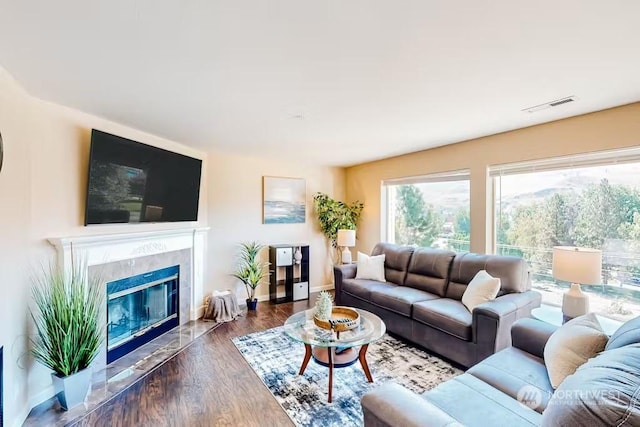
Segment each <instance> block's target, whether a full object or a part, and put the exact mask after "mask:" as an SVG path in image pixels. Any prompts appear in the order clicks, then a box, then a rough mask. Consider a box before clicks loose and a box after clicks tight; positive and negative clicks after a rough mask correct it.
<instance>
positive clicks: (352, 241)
mask: <svg viewBox="0 0 640 427" xmlns="http://www.w3.org/2000/svg"><path fill="white" fill-rule="evenodd" d="M337 240H338V246H342V247H352V246H355V245H356V230H338V239H337Z"/></svg>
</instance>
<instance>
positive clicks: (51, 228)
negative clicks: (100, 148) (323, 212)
mask: <svg viewBox="0 0 640 427" xmlns="http://www.w3.org/2000/svg"><path fill="white" fill-rule="evenodd" d="M92 128H97V129H100V130H103V131H106V132H110V133H113V134H116V135H120V136H123V137H125V138H130V139H133V140H137V141H141V142H144V143H146V144H151V145H155V146H159V147H162V148H166V149H169V150H172V151H177V152H180V153H183V154H186V155H190V156H193V157H197V158H202V159H204V166H203V167H204V170H203V180H202V188H201V195H200V215H199V218H200V220H199V221H198V222H197V223H181V224H139V225H105V226H91V227H85V226H83V223H84V198H85V191H86V190H85V188H86V176H87V168H88V155H89V147H90V133H91V129H92ZM0 132H1V133H2V135H3V139H4V144H5V166H4V168H3V170H2V172H0V293H1V295H2V296H1V298H0V324H1V325H3V327H2V328H0V345H3V346H4V372H5V374H4V375H5V378H4V386H5V389H4V392H5V393H4V404H5V421H6V425H20V424H21V423H22V421H23V420H24V418H25V417H26V416H27V414H28V412H29V411H30V409H31V408H32V407H33V406H35V405H36V404H38V403H40V402H41V401H42V394H40V395H39V392H41V391H42V390H43V389H44V388H46V387H48V386H49V385H50V377H49V371H48V370H47V369H45V368H44V367H42V366H41V365H40V364H38V363H37V362H35V361H33V359H32V358H31V357H30V355H29V352H28V351H29V341H28V339H29V334H30V333H31V330H30V328H31V326H30V319H29V313H28V305H29V304H30V301H31V297H30V283H29V272H30V271H32V270H33V267H34V266H38V265H39V264H41V263H45V264H46V263H47V262H49V261H50V260H53V259H54V257H55V251H54V249H53V248H52V247H51V246H50V245H49V244H48V243H47V241H46V239H47V238H50V237H61V236H76V235H84V234H107V233H117V232H123V231H133V230H135V231H149V230H158V229H166V228H178V227H194V226H198V227H201V226H207V225H208V226H210V227H211V230H210V232H209V234H208V250H207V255H206V258H207V265H206V273H205V274H206V278H207V280H206V284H205V291H206V292H209V291H211V290H213V289H236V290H237V291H238V296H239V297H241V298H243V299H244V298H245V295H244V293H243V289H242V287H241V286H240V284H239V283H238V282H237V281H236V280H234V279H233V278H232V277H231V276H230V273H232V271H233V269H234V266H235V254H236V251H237V245H238V243H239V242H241V241H245V240H258V241H261V242H263V243H265V244H269V243H287V242H295V243H309V244H310V251H311V260H310V261H311V271H310V275H311V280H310V282H311V286H312V287H322V286H325V285H328V284H330V283H331V259H330V257H329V256H328V249H327V244H326V241H325V239H324V238H323V237H322V235H321V234H320V232H319V230H318V229H317V225H316V223H315V221H314V220H313V207H312V196H313V194H314V193H315V192H317V191H322V192H326V193H328V194H330V195H333V196H334V197H337V198H342V197H343V196H344V170H343V169H340V168H329V167H321V166H314V165H313V164H310V163H308V162H305V161H304V153H302V154H301V156H300V162H299V163H293V162H284V161H274V160H267V159H260V158H252V157H248V156H247V157H243V156H231V155H227V154H223V153H217V152H212V153H208V154H206V153H202V152H200V151H197V150H194V149H191V148H189V147H186V146H183V145H181V144H178V143H176V142H172V141H168V140H165V139H162V138H158V137H155V136H153V135H149V134H146V133H144V132H140V131H137V130H134V129H131V128H129V127H126V126H122V125H119V124H116V123H113V122H109V121H106V120H103V119H101V118H98V117H95V116H91V115H88V114H85V113H82V112H79V111H75V110H72V109H68V108H65V107H62V106H59V105H55V104H51V103H47V102H43V101H41V100H39V99H36V98H33V97H31V96H30V95H28V94H27V93H25V92H24V91H23V89H22V88H21V86H20V85H19V84H17V83H16V82H15V81H14V80H13V79H12V77H11V76H10V75H9V74H8V73H6V72H5V71H4V70H3V69H2V68H0ZM263 175H269V176H285V177H298V178H304V179H305V180H306V184H307V221H306V223H304V224H289V225H286V224H282V225H264V224H262V176H263ZM265 256H266V253H265ZM267 294H268V286H266V285H263V286H262V287H261V288H259V289H258V296H259V297H260V296H261V297H265V296H267Z"/></svg>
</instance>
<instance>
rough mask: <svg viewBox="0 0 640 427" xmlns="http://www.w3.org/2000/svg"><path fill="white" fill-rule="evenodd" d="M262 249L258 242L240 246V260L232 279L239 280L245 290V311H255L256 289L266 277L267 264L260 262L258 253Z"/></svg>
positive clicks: (256, 302)
mask: <svg viewBox="0 0 640 427" xmlns="http://www.w3.org/2000/svg"><path fill="white" fill-rule="evenodd" d="M262 248H264V245H261V244H260V243H258V242H244V243H241V244H240V256H239V258H240V260H239V263H238V267H237V269H236V272H235V273H234V274H233V276H234V277H236V278H238V279H240V280H241V281H242V283H244V286H245V288H246V290H247V309H248V310H255V309H256V306H257V304H258V300H257V299H256V297H255V295H256V288H257V287H258V286H259V285H260V283H261V282H262V280H263V279H264V278H265V276H266V275H267V271H266V268H267V266H268V265H269V263H268V262H263V261H260V259H259V255H260V251H261V250H262Z"/></svg>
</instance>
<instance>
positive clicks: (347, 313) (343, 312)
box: [313, 306, 360, 332]
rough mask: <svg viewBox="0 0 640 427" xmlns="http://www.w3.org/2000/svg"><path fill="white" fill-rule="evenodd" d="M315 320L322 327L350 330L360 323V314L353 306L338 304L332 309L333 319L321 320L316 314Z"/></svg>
mask: <svg viewBox="0 0 640 427" xmlns="http://www.w3.org/2000/svg"><path fill="white" fill-rule="evenodd" d="M313 322H314V323H315V324H316V326H318V327H319V328H322V329H331V330H334V331H336V332H342V331H348V330H351V329H354V328H357V327H358V326H359V325H360V314H359V313H358V312H357V311H356V310H355V309H353V308H350V307H341V306H337V307H333V310H332V311H331V319H329V320H321V319H318V318H317V317H315V316H314V317H313Z"/></svg>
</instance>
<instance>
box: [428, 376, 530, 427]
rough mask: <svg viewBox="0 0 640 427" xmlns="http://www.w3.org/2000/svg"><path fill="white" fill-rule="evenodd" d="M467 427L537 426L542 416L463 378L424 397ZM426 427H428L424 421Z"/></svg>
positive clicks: (477, 381) (487, 386) (457, 378)
mask: <svg viewBox="0 0 640 427" xmlns="http://www.w3.org/2000/svg"><path fill="white" fill-rule="evenodd" d="M422 397H424V398H425V399H426V400H428V401H429V402H431V403H432V404H434V405H435V406H437V407H438V408H440V409H442V410H443V411H444V412H446V413H447V414H449V415H450V416H451V417H453V418H455V419H456V420H457V421H459V422H460V423H462V424H464V425H465V426H467V427H474V426H481V427H486V426H537V425H539V424H540V420H541V418H542V415H540V414H539V413H538V412H536V411H534V410H533V409H530V408H528V407H527V406H525V405H522V404H520V403H519V402H518V401H517V400H515V399H513V398H511V396H508V395H506V394H504V393H503V392H501V391H500V390H498V389H496V388H493V387H491V386H490V385H489V384H487V383H485V382H484V381H481V380H479V379H477V378H476V377H474V376H473V375H469V374H463V375H460V376H457V377H455V378H453V379H451V380H449V381H446V382H444V383H441V384H439V385H438V386H437V387H435V388H433V389H432V390H430V391H427V392H426V393H424V394H423V395H422ZM424 425H429V423H428V420H425V424H424Z"/></svg>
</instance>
